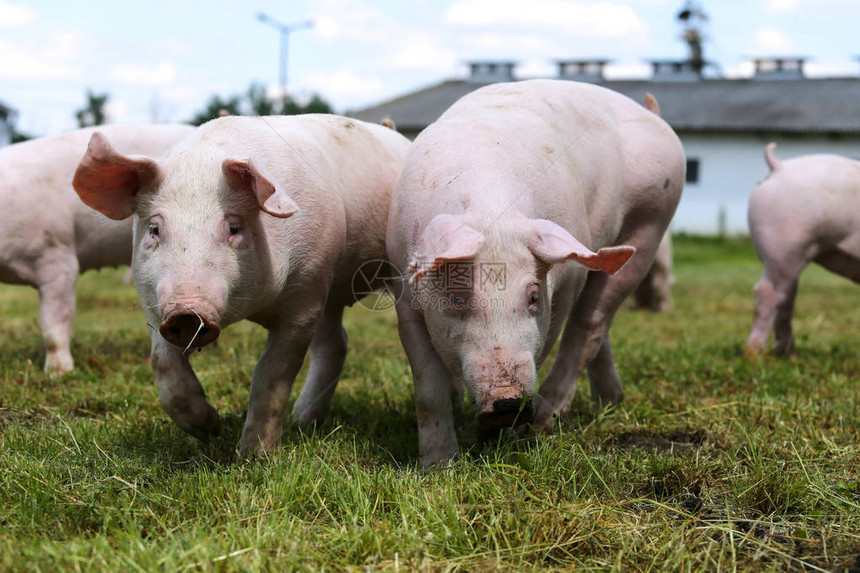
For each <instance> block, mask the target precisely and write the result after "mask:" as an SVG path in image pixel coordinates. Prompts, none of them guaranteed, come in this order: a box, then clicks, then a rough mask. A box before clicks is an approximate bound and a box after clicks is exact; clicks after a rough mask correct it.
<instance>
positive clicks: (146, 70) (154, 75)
mask: <svg viewBox="0 0 860 573" xmlns="http://www.w3.org/2000/svg"><path fill="white" fill-rule="evenodd" d="M111 76H112V77H113V79H115V80H116V81H118V82H123V83H127V84H134V85H146V86H163V85H167V84H170V83H172V82H173V81H174V80H175V79H176V67H175V66H174V65H173V64H172V63H170V62H161V63H158V64H156V65H155V66H137V65H131V64H122V65H119V66H117V67H116V68H114V70H113V73H112V74H111Z"/></svg>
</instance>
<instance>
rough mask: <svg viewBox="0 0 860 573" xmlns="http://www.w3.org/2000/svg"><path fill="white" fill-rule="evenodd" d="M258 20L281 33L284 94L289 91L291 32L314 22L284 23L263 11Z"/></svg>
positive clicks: (280, 71)
mask: <svg viewBox="0 0 860 573" xmlns="http://www.w3.org/2000/svg"><path fill="white" fill-rule="evenodd" d="M257 20H259V21H260V22H263V23H265V24H269V25H270V26H272V27H273V28H275V29H276V30H277V31H278V32H280V34H281V61H280V70H279V75H280V79H281V91H282V92H283V94H286V93H287V49H288V47H289V43H290V32H294V31H296V30H301V29H303V28H312V27H313V25H314V23H313V21H312V20H305V21H303V22H294V23H292V24H284V23H283V22H280V21H278V20H275V19H274V18H272V17H271V16H269V15H268V14H264V13H263V12H259V13H258V14H257Z"/></svg>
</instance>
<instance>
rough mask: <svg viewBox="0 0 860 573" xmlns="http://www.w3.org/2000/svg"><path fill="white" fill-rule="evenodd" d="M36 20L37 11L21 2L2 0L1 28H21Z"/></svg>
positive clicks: (0, 12) (0, 4) (0, 3)
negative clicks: (13, 2)
mask: <svg viewBox="0 0 860 573" xmlns="http://www.w3.org/2000/svg"><path fill="white" fill-rule="evenodd" d="M35 21H36V13H35V12H34V11H33V10H30V9H29V8H25V7H23V6H21V5H20V4H12V3H11V2H4V1H3V0H0V28H6V29H12V28H21V27H22V26H26V25H27V24H29V23H31V22H35Z"/></svg>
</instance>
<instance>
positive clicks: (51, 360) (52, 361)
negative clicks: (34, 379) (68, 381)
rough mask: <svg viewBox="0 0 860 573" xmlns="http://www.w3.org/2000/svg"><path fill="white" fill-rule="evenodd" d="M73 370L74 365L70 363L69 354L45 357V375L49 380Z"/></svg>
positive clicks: (70, 357)
mask: <svg viewBox="0 0 860 573" xmlns="http://www.w3.org/2000/svg"><path fill="white" fill-rule="evenodd" d="M74 369H75V363H74V362H72V356H71V354H69V355H67V356H59V355H56V354H48V355H47V356H45V374H47V375H48V376H49V377H51V378H57V377H60V376H63V375H65V374H68V373H69V372H71V371H72V370H74Z"/></svg>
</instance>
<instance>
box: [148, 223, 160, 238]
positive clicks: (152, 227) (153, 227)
mask: <svg viewBox="0 0 860 573" xmlns="http://www.w3.org/2000/svg"><path fill="white" fill-rule="evenodd" d="M149 234H150V235H151V236H153V237H157V236H158V234H159V230H158V225H150V226H149Z"/></svg>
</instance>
